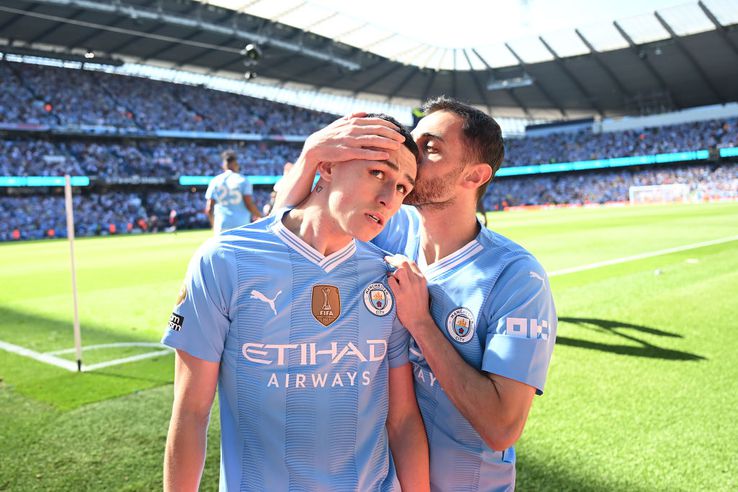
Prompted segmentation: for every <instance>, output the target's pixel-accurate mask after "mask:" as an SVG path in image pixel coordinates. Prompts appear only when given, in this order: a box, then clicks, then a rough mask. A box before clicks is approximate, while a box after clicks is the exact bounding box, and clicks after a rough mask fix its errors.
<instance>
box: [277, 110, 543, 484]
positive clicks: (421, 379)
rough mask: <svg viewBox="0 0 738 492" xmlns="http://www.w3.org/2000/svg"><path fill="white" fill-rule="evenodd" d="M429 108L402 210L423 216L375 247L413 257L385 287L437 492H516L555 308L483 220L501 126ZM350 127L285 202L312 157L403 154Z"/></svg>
mask: <svg viewBox="0 0 738 492" xmlns="http://www.w3.org/2000/svg"><path fill="white" fill-rule="evenodd" d="M424 109H425V112H426V114H427V116H425V117H424V118H423V119H421V120H420V122H419V124H418V126H417V127H416V128H415V130H413V136H414V138H415V141H416V143H417V144H418V147H419V148H420V151H421V154H422V159H421V161H420V163H419V165H418V175H417V184H416V187H415V189H414V190H413V192H412V193H411V194H410V196H408V198H407V199H406V201H405V202H406V203H409V204H412V205H415V206H414V207H408V206H403V207H402V209H401V210H400V212H399V213H398V214H396V215H395V216H394V217H393V218H392V220H391V221H390V223H389V224H388V225H387V227H386V228H385V229H384V230H383V232H382V233H381V234H380V236H378V237H377V238H376V239H375V242H376V243H377V244H378V245H380V246H381V247H383V248H385V249H387V250H389V251H392V252H394V253H403V254H404V255H405V256H406V258H397V257H391V258H388V261H389V262H390V263H391V264H392V265H393V266H395V267H397V271H396V272H395V273H394V274H393V276H392V277H391V278H390V281H389V282H390V283H389V285H390V287H391V289H392V291H393V293H394V294H395V296H396V299H397V304H398V313H399V316H400V319H401V320H402V322H403V323H404V324H405V326H406V327H407V329H408V330H409V331H410V333H411V335H412V336H413V341H412V342H411V349H410V351H411V356H410V358H411V361H412V363H413V367H414V375H415V390H416V395H417V398H418V403H419V405H420V409H421V412H422V415H423V420H424V422H425V427H426V430H427V432H428V440H429V447H430V459H431V462H430V466H431V486H432V488H433V489H434V490H460V489H463V490H480V491H482V490H483V491H497V490H511V489H513V488H514V486H515V449H514V447H513V445H514V443H515V442H516V441H517V439H518V438H519V436H520V435H521V433H522V431H523V427H524V426H525V422H526V420H527V417H528V411H529V409H530V406H531V403H532V400H533V395H534V394H536V393H537V394H541V393H542V392H543V387H544V383H545V379H546V373H547V370H548V364H549V362H550V358H551V353H552V350H553V346H554V340H555V335H556V322H557V319H556V312H555V309H554V304H553V298H552V296H551V290H550V287H549V284H548V279H547V277H546V273H545V272H544V270H543V268H542V267H541V266H540V264H539V263H538V262H537V261H536V260H535V258H534V257H533V256H532V255H531V254H530V253H528V252H527V251H526V250H525V249H523V248H522V247H520V246H519V245H517V244H515V243H513V242H512V241H510V240H509V239H506V238H504V237H503V236H501V235H499V234H496V233H494V232H492V231H490V230H488V229H486V228H483V227H481V226H480V224H479V223H478V221H477V218H476V206H477V202H478V200H479V199H480V198H481V197H482V196H483V195H484V191H485V189H486V187H487V184H488V182H489V181H490V180H491V179H492V176H494V173H495V172H496V171H497V169H498V168H499V166H500V164H501V163H502V160H503V156H504V149H503V142H502V134H501V131H500V127H499V126H498V125H497V122H495V121H494V119H492V118H491V117H490V116H488V115H485V114H484V113H482V112H481V111H478V110H476V109H474V108H472V107H470V106H467V105H465V104H462V103H459V102H457V101H454V100H451V99H447V98H439V99H437V100H433V101H429V102H428V103H426V105H425V108H424ZM354 116H355V117H353V118H344V119H342V120H339V121H337V122H336V123H334V124H333V125H332V126H329V127H327V128H326V129H324V130H322V131H321V132H318V133H317V134H316V135H314V136H311V137H310V139H308V142H306V149H305V150H304V151H303V156H301V159H300V160H298V162H297V164H296V167H295V169H294V170H293V172H292V174H291V175H290V176H288V177H287V178H286V179H287V180H288V181H287V182H286V183H285V184H284V185H283V188H282V190H285V191H286V192H288V193H285V194H284V195H282V196H280V197H278V201H282V202H284V201H286V202H287V203H289V202H290V201H291V200H295V199H299V196H300V195H303V196H304V194H305V193H306V187H309V185H310V183H311V181H312V175H313V169H314V168H315V165H316V162H317V161H316V160H313V159H315V157H314V156H319V157H320V158H327V157H330V158H331V159H332V160H333V161H334V162H335V161H341V160H342V159H341V157H340V155H341V154H342V153H343V154H345V155H349V156H351V158H355V157H356V156H362V157H364V158H373V157H371V156H370V155H369V151H368V150H367V149H365V148H363V142H364V141H366V140H367V139H368V138H372V144H371V145H372V147H373V149H372V150H371V152H376V151H377V149H386V150H388V149H392V148H393V147H394V146H395V145H396V144H395V141H394V139H393V138H392V135H391V133H389V132H391V127H390V125H383V126H384V128H382V129H380V130H377V129H376V128H375V126H376V125H375V124H374V123H372V122H367V121H365V120H364V119H363V118H361V117H360V116H361V115H354ZM370 135H371V137H370ZM408 258H409V259H408ZM416 262H417V263H416ZM429 299H430V303H429ZM429 304H430V308H429Z"/></svg>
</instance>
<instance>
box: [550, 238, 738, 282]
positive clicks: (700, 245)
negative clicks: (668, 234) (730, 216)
mask: <svg viewBox="0 0 738 492" xmlns="http://www.w3.org/2000/svg"><path fill="white" fill-rule="evenodd" d="M737 240H738V236H730V237H724V238H722V239H713V240H712V241H703V242H701V243H694V244H687V245H684V246H677V247H675V248H667V249H660V250H658V251H651V252H650V253H641V254H639V255H633V256H626V257H624V258H616V259H614V260H606V261H599V262H597V263H590V264H589V265H582V266H578V267H572V268H564V269H563V270H557V271H555V272H551V273H549V274H548V276H549V277H556V276H558V275H566V274H568V273H576V272H581V271H584V270H592V269H594V268H600V267H604V266H610V265H617V264H619V263H626V262H628V261H636V260H643V259H645V258H652V257H654V256H661V255H668V254H671V253H678V252H680V251H687V250H690V249H697V248H704V247H705V246H713V245H715V244H722V243H729V242H731V241H737Z"/></svg>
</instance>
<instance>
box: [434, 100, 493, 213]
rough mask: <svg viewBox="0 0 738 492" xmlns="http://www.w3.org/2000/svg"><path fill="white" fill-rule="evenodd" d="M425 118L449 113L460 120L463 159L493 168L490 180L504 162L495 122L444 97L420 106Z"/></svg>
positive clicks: (479, 194)
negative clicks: (464, 143)
mask: <svg viewBox="0 0 738 492" xmlns="http://www.w3.org/2000/svg"><path fill="white" fill-rule="evenodd" d="M422 109H423V112H424V113H425V114H426V115H429V114H431V113H435V112H436V111H448V112H450V113H453V114H455V115H457V116H459V117H460V118H461V119H462V122H463V123H462V126H461V130H462V133H463V137H464V140H466V143H467V148H468V150H467V152H466V155H465V156H464V157H465V159H466V161H467V162H470V161H472V162H485V163H487V164H489V165H490V166H491V167H492V177H490V181H492V178H494V176H495V173H496V172H497V170H498V169H499V168H500V166H501V165H502V161H503V160H504V159H505V143H504V141H503V138H502V129H501V128H500V125H499V124H498V123H497V122H496V121H495V119H494V118H492V117H491V116H489V115H488V114H485V113H483V112H482V111H480V110H478V109H477V108H474V107H472V106H469V105H468V104H464V103H462V102H460V101H457V100H456V99H452V98H450V97H447V96H440V97H437V98H435V99H429V100H428V101H426V102H425V103H423V106H422ZM488 184H489V181H487V182H486V183H485V184H484V185H483V186H480V187H479V189H478V190H477V199H481V198H482V197H483V196H484V193H485V192H486V191H487V185H488Z"/></svg>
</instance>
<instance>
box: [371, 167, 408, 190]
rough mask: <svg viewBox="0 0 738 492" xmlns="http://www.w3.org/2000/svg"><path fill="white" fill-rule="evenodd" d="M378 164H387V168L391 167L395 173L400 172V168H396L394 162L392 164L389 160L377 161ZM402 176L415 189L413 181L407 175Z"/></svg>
mask: <svg viewBox="0 0 738 492" xmlns="http://www.w3.org/2000/svg"><path fill="white" fill-rule="evenodd" d="M378 162H383V163H385V164H387V165H388V166H389V167H391V168H392V169H394V170H395V171H397V172H398V173H399V172H400V166H398V165H397V164H395V163H394V162H392V161H390V160H385V161H378ZM404 174H405V178H407V180H408V181H410V184H411V185H412V186H413V188H414V187H415V180H414V179H413V178H412V177H410V175H409V174H408V173H404Z"/></svg>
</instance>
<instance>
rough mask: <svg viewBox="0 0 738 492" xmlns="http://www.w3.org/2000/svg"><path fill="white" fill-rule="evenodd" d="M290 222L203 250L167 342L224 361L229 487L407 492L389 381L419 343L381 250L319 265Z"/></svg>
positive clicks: (232, 236)
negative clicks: (397, 460)
mask: <svg viewBox="0 0 738 492" xmlns="http://www.w3.org/2000/svg"><path fill="white" fill-rule="evenodd" d="M282 215H283V214H282V213H279V214H276V215H275V216H271V217H269V218H267V219H264V220H261V221H258V222H255V223H253V224H250V225H248V226H244V227H240V228H237V229H233V230H231V231H227V232H225V233H223V234H221V235H220V236H217V237H215V238H213V239H211V240H210V241H208V242H207V243H205V245H204V246H203V247H202V248H201V249H200V251H199V252H198V253H197V254H196V255H195V256H194V257H193V259H192V261H191V263H190V266H189V269H188V273H187V276H186V281H185V289H186V293H184V300H183V301H182V302H181V303H180V304H179V305H177V306H176V307H175V310H174V313H173V314H172V317H171V319H170V322H169V329H168V331H167V333H166V334H165V336H164V339H163V343H165V344H166V345H169V346H170V347H174V348H177V349H181V350H184V351H186V352H188V353H189V354H191V355H193V356H195V357H198V358H201V359H204V360H208V361H213V362H219V363H220V372H219V379H218V388H219V389H218V393H219V399H220V400H219V401H220V416H221V428H222V436H221V449H222V452H221V490H254V491H263V490H270V491H282V490H285V491H286V490H398V489H399V482H398V479H397V475H396V471H395V467H394V464H393V462H392V459H391V455H390V450H389V446H388V441H387V432H386V429H385V423H386V419H387V407H388V398H389V389H388V378H389V368H390V367H399V366H401V365H403V364H406V363H408V343H409V335H408V334H407V331H405V329H404V328H403V327H402V326H401V325H400V324H399V321H398V320H397V317H396V313H395V305H394V299H393V297H392V295H391V292H390V290H389V289H388V288H387V286H386V276H387V266H386V264H385V263H384V261H383V260H382V258H383V256H384V252H382V251H380V250H379V249H378V248H376V247H375V246H374V245H372V244H366V243H361V242H357V241H352V242H351V243H349V244H348V245H347V246H346V247H344V248H343V249H341V250H340V251H337V252H335V253H333V254H331V255H329V256H323V255H321V254H319V253H318V252H317V251H315V250H314V249H313V248H312V247H310V246H309V245H308V244H307V243H305V242H304V241H302V240H301V239H300V238H299V237H297V236H296V235H295V234H293V233H292V232H290V231H289V230H287V229H286V228H285V227H284V226H283V225H282V222H281V217H282Z"/></svg>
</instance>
